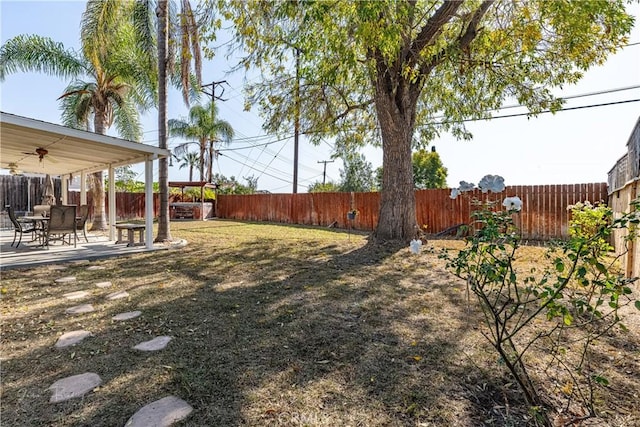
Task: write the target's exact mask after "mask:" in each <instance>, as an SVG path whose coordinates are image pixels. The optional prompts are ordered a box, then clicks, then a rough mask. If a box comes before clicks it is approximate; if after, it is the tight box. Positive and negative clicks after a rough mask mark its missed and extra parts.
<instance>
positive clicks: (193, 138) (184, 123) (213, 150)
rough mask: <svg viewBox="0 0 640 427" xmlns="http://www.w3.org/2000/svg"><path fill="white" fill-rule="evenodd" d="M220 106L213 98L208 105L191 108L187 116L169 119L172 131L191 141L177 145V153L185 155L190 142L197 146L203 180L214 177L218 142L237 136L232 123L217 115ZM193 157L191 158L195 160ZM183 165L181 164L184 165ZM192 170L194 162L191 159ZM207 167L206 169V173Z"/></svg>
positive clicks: (209, 179)
mask: <svg viewBox="0 0 640 427" xmlns="http://www.w3.org/2000/svg"><path fill="white" fill-rule="evenodd" d="M217 116H218V107H217V105H216V104H215V103H214V102H210V103H209V104H207V105H204V106H203V105H194V106H193V107H191V109H190V110H189V118H188V119H172V120H169V122H168V124H169V134H170V135H171V136H179V137H182V138H185V139H187V140H188V141H187V142H185V143H183V144H180V145H178V146H177V147H176V148H175V149H174V154H175V155H176V156H178V158H183V156H184V155H187V154H188V151H189V147H190V146H191V145H194V144H195V145H196V146H198V149H199V154H197V155H196V156H197V159H198V161H199V162H198V166H199V171H200V180H201V181H208V182H212V181H213V162H214V160H215V158H216V156H217V155H218V151H217V148H218V147H217V145H218V144H219V143H220V142H223V143H225V144H229V143H230V142H231V139H232V138H233V136H234V131H233V128H232V127H231V124H230V123H229V122H227V121H226V120H221V119H219V118H217ZM193 160H194V159H189V161H190V162H191V161H193ZM181 167H182V166H181ZM189 167H190V171H191V169H192V168H193V164H192V163H190V166H189ZM205 168H206V173H205Z"/></svg>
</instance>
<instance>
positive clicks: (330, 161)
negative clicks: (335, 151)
mask: <svg viewBox="0 0 640 427" xmlns="http://www.w3.org/2000/svg"><path fill="white" fill-rule="evenodd" d="M334 161H335V160H318V163H324V170H323V171H322V185H324V184H325V180H326V178H327V163H333V162H334Z"/></svg>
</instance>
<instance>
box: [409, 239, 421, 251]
mask: <svg viewBox="0 0 640 427" xmlns="http://www.w3.org/2000/svg"><path fill="white" fill-rule="evenodd" d="M421 247H422V240H420V239H413V240H412V241H411V242H410V243H409V249H411V253H414V254H419V253H420V248H421Z"/></svg>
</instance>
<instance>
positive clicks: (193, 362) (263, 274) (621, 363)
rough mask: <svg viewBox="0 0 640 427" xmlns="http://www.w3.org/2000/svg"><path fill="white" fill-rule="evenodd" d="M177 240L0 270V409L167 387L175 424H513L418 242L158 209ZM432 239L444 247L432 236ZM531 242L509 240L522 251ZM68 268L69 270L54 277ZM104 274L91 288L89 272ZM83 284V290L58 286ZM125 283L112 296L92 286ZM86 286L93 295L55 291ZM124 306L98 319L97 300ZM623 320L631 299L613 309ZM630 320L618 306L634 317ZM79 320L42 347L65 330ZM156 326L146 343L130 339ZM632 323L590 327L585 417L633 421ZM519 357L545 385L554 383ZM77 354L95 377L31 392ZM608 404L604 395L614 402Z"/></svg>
mask: <svg viewBox="0 0 640 427" xmlns="http://www.w3.org/2000/svg"><path fill="white" fill-rule="evenodd" d="M172 234H173V235H174V237H180V238H184V239H186V240H187V241H189V245H188V246H187V247H186V248H184V249H181V250H176V251H169V252H167V251H162V252H155V253H148V254H141V255H134V256H131V257H127V258H114V259H108V260H102V261H97V262H95V263H94V264H97V265H102V266H104V267H106V269H105V270H98V271H90V270H88V269H87V266H86V265H69V267H68V268H67V269H66V270H64V271H57V270H54V269H53V268H52V267H38V268H33V269H29V270H22V271H19V270H15V271H13V270H10V271H8V272H5V273H3V277H2V296H3V298H2V305H1V314H2V318H3V324H2V342H1V343H2V371H3V375H2V400H1V403H2V425H3V426H5V425H6V426H29V425H32V426H122V425H124V424H125V422H126V421H127V419H128V418H129V417H130V416H131V415H132V414H133V413H134V412H135V411H136V410H137V409H139V408H140V407H142V406H143V405H145V404H147V403H149V402H151V401H153V400H156V399H159V398H162V397H164V396H166V395H169V394H173V395H177V396H179V397H180V398H182V399H184V400H186V401H187V402H188V403H189V404H191V405H192V406H193V407H194V409H195V411H194V412H193V414H192V415H191V416H190V417H189V418H188V419H187V420H186V421H184V422H183V423H182V424H183V425H189V426H234V425H248V426H478V425H498V426H509V425H514V426H515V425H517V426H521V425H528V423H530V420H529V418H528V415H527V411H526V408H525V406H524V404H523V401H522V399H521V397H520V395H519V393H518V390H517V389H516V388H515V387H514V386H513V385H512V383H511V381H510V380H509V378H508V375H507V374H506V372H505V371H504V370H502V369H501V368H500V366H499V365H498V364H497V363H496V356H495V354H494V352H493V351H492V350H491V349H490V348H489V347H488V346H487V344H486V342H485V341H484V339H483V338H482V337H481V335H480V333H479V331H478V329H477V325H479V324H480V320H479V318H478V317H477V316H476V315H475V314H474V312H473V310H472V309H470V308H469V307H468V305H467V300H466V288H465V286H464V283H461V282H460V281H459V280H457V279H456V278H454V277H453V276H451V275H450V274H448V273H447V272H446V271H445V270H444V266H443V264H442V261H441V260H439V259H438V257H437V255H436V254H435V252H436V250H435V249H434V250H424V251H423V252H422V254H420V255H418V256H415V255H411V254H410V253H409V250H408V248H399V249H398V248H393V247H382V248H381V247H372V246H370V245H367V241H366V238H365V236H363V235H358V234H351V235H350V236H349V235H347V234H346V233H343V232H340V231H335V230H325V229H313V228H303V227H289V226H281V225H265V224H249V223H238V222H230V221H211V222H205V223H201V222H180V223H179V222H176V223H172ZM431 245H432V247H434V248H436V249H438V248H445V247H448V248H456V247H457V248H459V247H461V246H460V242H456V241H434V242H431ZM541 254H542V249H541V248H525V251H524V252H523V256H522V259H523V261H522V262H523V265H527V264H531V263H538V262H539V260H540V259H542V256H541ZM69 275H73V276H76V277H77V282H76V283H75V284H65V285H59V284H55V283H54V282H53V280H54V279H56V278H58V277H62V276H69ZM104 281H111V282H112V283H113V286H112V287H111V288H107V289H100V288H97V287H95V286H94V284H95V283H97V282H104ZM78 290H90V291H91V296H90V297H89V298H87V299H85V300H83V301H68V300H66V299H64V298H63V297H62V295H63V294H64V293H67V292H72V291H78ZM121 290H126V291H128V292H129V294H130V297H129V298H128V299H124V300H116V301H107V300H105V296H106V295H107V294H109V293H112V292H116V291H121ZM80 303H92V304H94V306H95V307H96V311H95V312H94V313H89V314H85V315H78V316H70V315H66V314H65V313H64V311H65V309H66V308H68V307H70V306H73V305H76V304H80ZM132 310H141V311H142V312H143V314H142V316H140V317H138V318H136V319H133V320H129V321H124V322H115V321H112V320H111V318H112V316H114V315H115V314H118V313H121V312H124V311H132ZM630 314H631V315H632V316H635V317H634V318H632V323H631V324H632V325H634V326H637V325H638V323H639V322H638V314H637V313H630ZM634 322H635V323H634ZM77 329H86V330H89V331H91V332H92V333H93V334H94V336H93V337H91V338H88V339H86V340H85V341H84V342H82V343H81V344H79V345H77V346H74V347H70V348H66V349H55V348H54V347H53V345H54V343H55V342H56V340H57V338H58V337H59V336H60V335H62V334H63V333H65V332H69V331H72V330H77ZM157 335H170V336H172V337H173V340H172V341H171V342H170V343H169V346H168V347H167V348H166V349H164V350H162V351H159V352H154V353H141V352H137V351H135V350H132V349H131V347H132V346H134V345H135V344H137V343H139V342H142V341H146V340H148V339H150V338H152V337H154V336H157ZM639 350H640V334H639V330H638V328H636V327H632V328H631V331H630V332H628V333H626V334H624V333H622V332H616V333H614V334H612V335H611V336H609V337H607V339H605V340H601V342H600V343H599V348H598V351H599V354H600V355H601V362H600V363H601V369H602V370H603V371H604V372H606V373H607V374H608V375H609V378H611V380H612V382H611V384H610V386H609V388H606V389H600V390H598V393H599V394H598V398H599V400H600V403H601V406H602V407H603V408H605V409H607V411H608V412H607V411H605V412H603V414H602V417H601V418H599V419H598V420H595V421H591V422H590V424H589V425H611V426H632V425H640V408H638V405H637V402H638V399H639V398H640V396H639V395H638V394H639V393H640V392H639V390H640V356H639ZM543 370H544V366H536V367H535V369H534V375H537V374H538V373H539V374H540V380H541V381H544V383H543V384H544V386H545V391H546V392H547V393H549V394H551V395H554V394H555V393H557V392H558V391H557V390H555V388H556V387H555V385H554V384H553V381H552V379H549V378H546V377H544V376H543V375H542V372H543ZM83 372H95V373H98V374H99V375H100V376H101V377H102V379H103V385H102V386H100V387H99V388H98V389H96V390H94V392H92V393H89V394H87V395H86V396H85V397H84V398H82V399H77V400H71V401H68V402H64V403H59V404H49V403H48V399H49V397H50V392H48V391H47V388H48V387H49V385H51V384H52V383H53V382H54V381H56V380H58V379H60V378H63V377H66V376H70V375H75V374H79V373H83ZM616 408H617V409H616Z"/></svg>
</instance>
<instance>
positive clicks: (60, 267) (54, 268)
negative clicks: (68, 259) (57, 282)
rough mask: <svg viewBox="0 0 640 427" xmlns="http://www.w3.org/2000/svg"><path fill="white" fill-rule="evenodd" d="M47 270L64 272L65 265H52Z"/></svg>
mask: <svg viewBox="0 0 640 427" xmlns="http://www.w3.org/2000/svg"><path fill="white" fill-rule="evenodd" d="M49 268H51V269H52V270H58V271H62V270H66V269H67V266H66V265H52V266H51V267H49Z"/></svg>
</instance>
